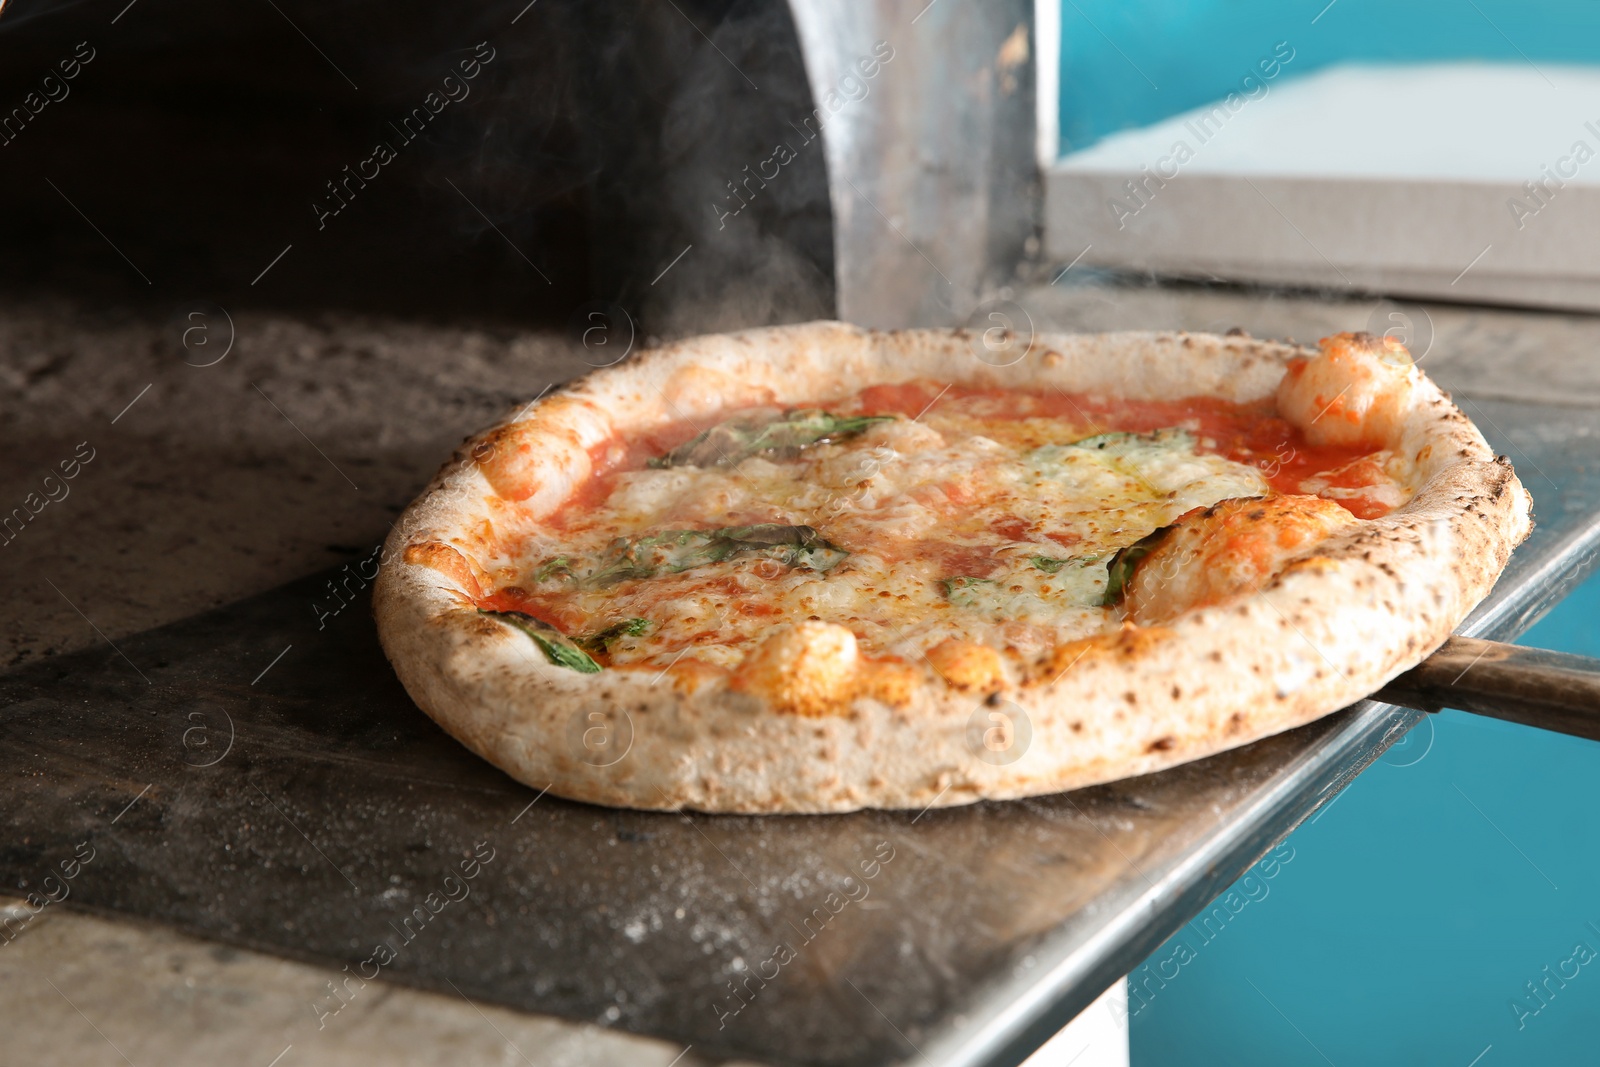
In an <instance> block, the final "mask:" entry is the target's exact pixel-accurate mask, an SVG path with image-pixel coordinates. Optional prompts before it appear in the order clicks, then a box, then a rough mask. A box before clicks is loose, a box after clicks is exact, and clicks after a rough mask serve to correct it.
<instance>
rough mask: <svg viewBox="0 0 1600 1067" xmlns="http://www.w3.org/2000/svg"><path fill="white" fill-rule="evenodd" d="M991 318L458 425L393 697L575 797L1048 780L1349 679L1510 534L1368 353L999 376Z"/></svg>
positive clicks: (1409, 646) (1044, 355)
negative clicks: (972, 329) (988, 347)
mask: <svg viewBox="0 0 1600 1067" xmlns="http://www.w3.org/2000/svg"><path fill="white" fill-rule="evenodd" d="M975 340H976V338H975V337H974V336H973V335H970V334H968V333H967V332H965V331H961V330H910V331H902V332H882V331H872V330H863V329H858V328H855V327H852V326H848V325H843V324H840V323H834V322H819V323H810V324H806V325H799V326H788V327H778V328H772V329H761V330H751V331H747V332H743V333H735V334H727V335H717V336H708V337H700V338H695V339H691V340H686V341H683V342H680V343H676V344H672V345H668V346H666V347H663V348H659V349H656V350H654V351H651V352H647V353H643V354H641V355H639V356H637V357H636V358H634V359H633V360H631V361H629V362H626V363H623V364H620V365H618V366H616V367H611V368H607V369H604V370H600V371H597V372H595V373H593V374H590V375H588V376H587V377H585V378H582V379H580V380H578V381H575V382H572V383H570V384H568V385H567V386H565V387H564V388H561V389H559V390H556V391H555V392H552V393H550V394H549V395H547V396H544V397H542V398H541V399H539V400H538V401H537V402H536V403H533V404H531V405H529V406H527V407H525V408H523V409H521V410H519V411H518V412H517V413H516V414H515V415H514V416H512V417H510V418H508V419H507V420H506V421H503V422H502V423H500V424H499V425H497V426H494V427H491V428H490V429H488V430H486V431H484V432H483V433H481V434H479V435H477V436H475V437H472V438H470V439H468V440H467V441H466V442H465V443H464V444H463V446H462V447H461V448H460V449H459V450H458V451H457V453H456V454H455V456H454V457H453V458H452V459H451V460H450V462H449V463H447V464H446V465H445V467H444V469H443V470H442V471H441V472H440V474H439V475H438V477H437V478H436V479H435V480H434V482H433V483H432V485H431V486H430V487H429V488H428V489H427V491H426V492H425V493H424V494H423V495H422V496H421V497H420V498H419V499H418V500H417V501H416V502H415V503H414V504H412V505H411V507H410V508H409V509H408V510H407V511H406V512H405V514H404V516H403V517H402V518H401V520H400V521H399V522H398V523H397V524H396V526H395V529H394V531H393V534H392V536H391V537H390V539H389V541H388V544H387V551H386V556H385V562H384V565H383V567H382V571H381V574H380V577H379V578H378V581H377V584H376V591H375V611H376V616H377V622H378V628H379V633H380V636H381V639H382V642H383V646H384V649H385V650H386V652H387V654H388V656H389V659H390V661H391V662H392V663H393V665H394V668H395V670H396V672H397V673H398V674H399V677H400V679H401V681H402V682H403V683H404V684H405V686H406V689H407V690H408V691H409V692H410V694H411V695H412V697H413V698H414V699H415V700H416V702H417V703H418V705H420V706H421V708H422V709H423V710H424V711H426V712H427V713H428V714H429V715H430V716H432V717H433V718H434V719H435V720H437V721H438V723H439V724H440V725H441V726H443V727H444V729H445V730H447V731H448V732H449V733H450V734H452V735H453V736H455V737H456V738H458V739H459V740H460V741H461V742H463V743H464V744H465V745H467V746H468V747H469V748H471V749H472V750H473V751H474V752H476V753H478V754H479V755H481V756H482V757H483V758H485V759H487V760H489V761H490V762H492V763H494V764H495V765H496V766H498V767H500V768H502V769H504V770H505V771H506V772H507V773H509V774H511V775H512V776H513V777H515V778H517V779H520V780H521V781H523V782H525V783H527V784H529V785H531V786H533V787H535V788H539V789H544V788H548V789H549V790H550V791H552V792H554V793H557V794H559V795H562V796H566V797H570V798H573V799H577V800H584V801H591V802H594V803H599V804H609V805H617V806H623V807H632V808H654V809H676V808H693V809H697V810H701V811H726V812H828V811H849V810H852V809H856V808H862V807H881V808H911V809H925V808H927V807H929V806H935V805H951V804H963V803H968V802H971V801H974V800H978V799H982V798H1007V797H1020V796H1027V795H1033V794H1040V793H1051V792H1057V791H1061V790H1067V789H1073V788H1077V787H1079V786H1085V785H1090V784H1094V783H1098V782H1105V781H1109V780H1112V779H1118V778H1124V777H1130V776H1133V775H1139V774H1144V773H1147V772H1151V771H1155V770H1159V769H1161V768H1164V767H1169V766H1172V765H1174V764H1177V763H1181V762H1184V761H1187V760H1193V759H1196V758H1199V757H1202V756H1206V755H1209V754H1212V753H1215V752H1218V751H1220V750H1223V749H1227V748H1231V747H1234V746H1238V745H1243V744H1246V743H1248V742H1250V741H1254V740H1256V739H1258V738H1261V737H1265V736H1267V735H1269V734H1274V733H1278V732H1280V731H1282V730H1287V729H1290V728H1291V727H1295V726H1298V725H1300V724H1302V723H1305V722H1308V721H1310V720H1312V719H1314V718H1316V717H1318V716H1321V715H1325V714H1328V713H1329V712H1332V711H1334V710H1336V709H1338V708H1341V707H1344V706H1346V705H1348V704H1350V703H1351V702H1353V701H1355V700H1357V699H1358V698H1360V697H1363V696H1365V695H1367V694H1368V693H1371V692H1373V691H1374V690H1376V689H1377V688H1379V687H1380V686H1381V685H1382V684H1383V683H1384V682H1386V681H1387V680H1388V679H1390V678H1392V677H1394V676H1395V675H1396V674H1399V673H1400V672H1402V671H1404V670H1406V669H1408V668H1410V667H1412V666H1413V665H1415V664H1416V663H1417V662H1419V661H1420V660H1421V659H1422V658H1423V657H1424V656H1426V655H1427V654H1428V653H1429V652H1431V651H1432V650H1433V649H1434V648H1436V647H1437V646H1438V645H1439V644H1440V643H1441V642H1443V641H1444V639H1445V638H1446V637H1447V636H1448V635H1449V634H1450V632H1451V630H1452V629H1454V628H1455V626H1456V625H1457V624H1458V623H1459V622H1460V621H1461V620H1462V618H1463V617H1464V616H1465V615H1466V614H1467V613H1468V612H1469V611H1470V610H1471V609H1472V607H1473V606H1474V605H1476V604H1477V603H1478V602H1479V601H1480V600H1481V599H1482V598H1483V597H1484V595H1485V594H1486V593H1487V592H1488V590H1489V589H1490V587H1491V586H1492V585H1493V583H1494V581H1495V580H1496V578H1497V577H1498V576H1499V574H1500V572H1501V571H1502V569H1503V568H1504V566H1505V564H1506V560H1507V558H1508V556H1509V555H1510V553H1511V551H1512V549H1513V548H1514V547H1515V546H1516V545H1517V544H1518V543H1519V542H1520V541H1521V540H1522V539H1523V538H1524V537H1525V536H1526V535H1527V532H1528V530H1529V527H1530V520H1529V511H1530V501H1529V497H1528V494H1527V492H1526V491H1525V490H1524V489H1523V487H1522V485H1521V484H1520V483H1519V482H1518V480H1517V477H1516V475H1515V474H1514V473H1513V472H1512V469H1511V466H1510V464H1509V463H1508V462H1507V461H1506V460H1505V459H1504V458H1503V457H1502V458H1496V457H1495V455H1494V454H1493V452H1492V451H1491V450H1490V449H1489V447H1488V445H1487V444H1486V443H1485V441H1484V439H1483V437H1482V435H1481V434H1480V433H1479V432H1478V431H1477V429H1476V428H1475V427H1474V426H1473V425H1472V423H1471V422H1470V421H1468V419H1467V418H1466V417H1465V416H1464V415H1462V413H1461V412H1460V411H1459V410H1457V409H1456V407H1455V406H1454V405H1453V404H1452V403H1451V402H1450V399H1449V398H1448V397H1447V396H1446V395H1444V394H1443V393H1442V392H1441V391H1440V390H1439V389H1438V388H1437V387H1436V386H1435V385H1434V384H1433V383H1432V382H1431V381H1429V380H1428V378H1427V377H1426V376H1425V375H1424V374H1423V373H1422V372H1421V371H1420V370H1419V369H1418V368H1417V367H1416V366H1414V365H1413V363H1412V360H1411V359H1410V357H1409V355H1408V354H1407V352H1406V350H1405V348H1404V347H1402V346H1401V345H1399V344H1398V343H1396V342H1394V341H1393V340H1391V339H1386V338H1378V337H1373V336H1371V335H1367V334H1339V335H1338V336H1335V337H1330V338H1327V339H1325V340H1324V341H1323V342H1322V343H1321V346H1320V350H1317V349H1308V348H1304V347H1300V346H1296V345H1292V344H1282V343H1277V342H1270V341H1259V340H1254V339H1251V338H1249V337H1247V336H1227V337H1220V336H1213V335H1207V334H1185V333H1116V334H1103V335H1097V336H1092V335H1058V336H1049V335H1045V336H1040V337H1038V338H1036V339H1034V341H1033V343H1032V344H1031V346H1028V347H1027V351H1026V354H1025V355H1022V356H1021V358H1018V359H1016V360H1015V361H1014V362H1010V363H1009V365H1006V366H995V365H993V363H994V362H996V361H994V360H992V359H985V358H980V357H982V356H983V355H984V353H985V350H984V349H983V347H982V346H981V345H976V344H975V343H974V342H975ZM1022 347H1023V346H1022V345H1021V344H1018V345H1017V348H1019V349H1020V348H1022Z"/></svg>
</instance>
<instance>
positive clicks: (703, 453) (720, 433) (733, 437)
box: [649, 408, 895, 469]
mask: <svg viewBox="0 0 1600 1067" xmlns="http://www.w3.org/2000/svg"><path fill="white" fill-rule="evenodd" d="M894 418H895V416H893V415H853V416H844V417H841V416H838V415H833V414H831V413H829V412H826V411H822V410H820V409H817V408H809V409H806V410H801V411H787V412H784V413H783V414H782V415H780V416H779V417H778V418H776V419H767V420H760V419H728V420H727V421H725V422H719V423H717V425H715V426H713V427H711V428H710V429H709V430H705V431H703V432H702V433H699V434H697V435H696V436H694V437H693V438H691V439H689V440H688V441H686V442H684V443H683V444H681V445H679V446H678V447H677V448H674V449H672V450H671V451H670V452H668V453H667V454H666V455H663V456H659V457H657V458H655V459H652V460H650V463H649V465H650V466H652V467H655V468H658V469H661V468H667V467H730V466H733V465H734V464H736V463H738V462H740V461H741V460H745V459H749V458H750V457H751V456H755V455H761V454H763V453H766V454H775V455H778V456H782V457H789V458H792V457H793V456H795V455H797V454H798V453H799V452H800V450H801V449H803V448H807V447H809V446H811V445H816V444H823V443H825V442H828V441H837V440H840V439H841V438H845V437H853V436H854V435H856V434H858V433H861V432H862V431H863V430H865V429H867V428H868V427H869V426H872V425H873V424H874V423H879V422H891V421H893V420H894Z"/></svg>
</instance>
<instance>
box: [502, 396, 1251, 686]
mask: <svg viewBox="0 0 1600 1067" xmlns="http://www.w3.org/2000/svg"><path fill="white" fill-rule="evenodd" d="M1092 429H1093V427H1083V426H1082V425H1079V424H1075V423H1074V421H1072V420H1069V419H1064V418H1049V419H1047V418H1028V419H1011V420H999V419H988V420H983V419H975V418H973V417H972V416H971V415H970V414H967V413H962V412H956V413H953V414H952V415H951V416H950V417H947V418H943V419H941V418H940V417H939V416H938V415H936V414H935V415H930V417H928V418H926V419H924V420H921V421H912V420H909V419H905V418H899V419H896V420H895V421H893V422H889V423H883V424H879V425H876V426H874V427H872V428H871V429H869V430H867V431H866V432H865V433H862V434H860V435H858V436H856V437H853V438H847V439H845V440H842V441H838V442H835V443H829V444H821V445H817V446H814V447H811V448H808V449H806V450H804V451H802V452H801V454H800V455H799V456H798V457H797V458H794V459H790V460H784V461H774V460H772V459H769V458H763V457H760V456H757V457H752V458H749V459H745V460H743V461H742V462H740V463H738V464H737V465H736V466H731V467H712V468H698V467H682V468H675V469H666V470H656V469H648V468H647V469H643V470H632V471H626V472H623V473H620V474H618V475H617V476H616V478H615V482H614V487H613V489H612V491H611V493H610V496H609V497H608V498H607V499H606V500H605V502H604V503H603V504H602V505H600V506H599V507H598V508H596V509H594V510H591V511H588V512H586V513H583V514H576V515H567V516H564V525H563V528H562V529H561V530H560V531H554V530H547V531H544V532H542V533H541V534H539V535H536V536H534V537H533V538H531V539H530V540H529V541H528V542H527V543H526V544H525V545H523V546H522V551H521V552H520V553H519V561H518V562H517V563H514V564H513V565H511V566H510V567H509V568H508V569H507V570H506V572H505V573H503V574H502V575H501V581H500V582H499V585H500V587H501V588H502V589H505V588H507V587H515V588H514V592H515V593H516V594H517V595H519V596H522V597H524V598H525V599H526V602H527V603H528V605H529V607H528V610H529V611H530V612H532V613H534V614H537V615H540V616H541V617H544V618H546V619H548V621H550V622H552V623H554V624H555V625H557V626H558V627H559V628H561V629H563V630H565V631H566V632H568V633H569V634H577V633H584V632H594V631H596V630H599V629H602V628H603V627H605V626H607V625H610V624H612V623H615V622H617V621H620V620H622V619H627V618H645V619H648V620H649V621H650V624H651V625H650V627H649V629H648V630H647V631H646V632H645V633H642V634H640V635H637V636H632V637H622V638H619V639H617V640H615V641H613V642H612V643H611V644H610V645H609V647H608V648H607V650H606V658H607V659H608V660H609V662H610V663H611V664H612V665H613V666H625V665H634V666H655V667H665V666H667V665H668V664H669V663H671V662H672V661H673V660H674V658H675V657H677V656H681V655H683V654H684V653H685V652H686V650H689V649H691V648H692V649H693V653H694V656H695V658H697V659H699V660H700V661H702V662H706V663H711V664H714V665H717V666H721V667H725V668H733V667H736V666H738V665H739V664H740V662H741V661H743V660H744V658H745V656H746V655H747V653H748V652H749V651H750V650H751V649H752V648H754V647H755V646H756V645H758V644H759V643H760V642H761V641H762V640H763V639H764V638H766V637H767V636H769V635H770V634H772V633H773V632H774V630H775V628H777V627H779V626H780V625H781V624H783V623H796V624H797V623H801V622H805V621H807V620H822V621H826V622H834V623H838V624H840V625H842V626H844V627H847V628H848V629H849V630H850V631H851V632H853V633H854V634H855V636H856V638H857V640H858V642H859V648H860V652H861V654H862V655H867V656H878V657H882V656H897V657H901V658H903V659H906V660H910V661H918V660H920V659H921V657H922V656H923V655H924V654H925V653H926V651H927V650H928V649H930V648H933V647H934V646H937V645H940V644H941V643H943V642H948V641H953V640H954V641H970V642H976V643H978V644H982V645H987V646H990V647H993V648H998V649H1004V650H1009V651H1011V652H1012V653H1014V654H1019V655H1032V654H1036V653H1039V652H1042V651H1045V650H1047V649H1049V648H1052V647H1054V646H1056V645H1058V644H1060V643H1061V642H1063V641H1068V640H1073V639H1076V638H1081V637H1085V636H1089V635H1091V634H1095V633H1099V632H1101V631H1102V630H1104V629H1106V628H1107V626H1108V625H1110V624H1112V622H1113V620H1112V612H1111V611H1110V610H1109V609H1106V608H1103V607H1102V606H1101V603H1100V602H1101V598H1102V595H1103V593H1104V590H1105V583H1106V563H1107V562H1108V561H1109V559H1110V557H1111V555H1112V554H1114V553H1115V552H1116V550H1117V549H1119V548H1121V547H1123V546H1125V545H1128V544H1130V543H1132V542H1133V541H1136V540H1138V539H1139V538H1141V537H1143V536H1145V535H1146V534H1148V533H1150V532H1151V531H1153V530H1155V529H1156V528H1158V527H1161V526H1164V525H1167V524H1168V523H1170V522H1172V521H1173V520H1174V519H1176V518H1177V517H1178V516H1179V515H1181V514H1183V513H1184V512H1186V511H1189V510H1190V509H1192V508H1195V507H1199V506H1203V505H1209V504H1212V503H1215V502H1217V501H1219V500H1223V499H1227V498H1230V497H1248V496H1264V495H1268V494H1270V493H1271V492H1272V490H1271V487H1270V486H1269V485H1268V483H1267V481H1266V479H1265V478H1264V477H1263V475H1262V473H1261V472H1260V471H1259V470H1258V469H1257V468H1256V467H1254V466H1250V465H1248V464H1244V463H1239V462H1235V461H1233V460H1230V459H1227V458H1225V457H1223V456H1220V455H1215V454H1212V453H1209V452H1206V451H1204V450H1203V449H1202V448H1201V447H1200V445H1199V442H1198V441H1197V439H1196V437H1195V436H1194V434H1192V433H1190V432H1188V431H1186V430H1183V429H1170V430H1162V431H1157V432H1155V433H1149V434H1137V435H1136V434H1101V435H1095V436H1088V437H1087V438H1086V433H1087V432H1088V431H1090V430H1092ZM986 430H988V431H992V432H982V431H986ZM752 523H783V524H790V525H806V526H811V527H814V528H815V529H816V530H817V532H818V533H819V534H820V535H821V536H822V537H825V538H826V539H827V540H828V541H830V542H832V543H833V544H835V545H837V546H839V547H841V548H843V549H845V550H847V551H848V552H849V556H848V557H847V558H846V559H845V560H844V561H843V562H842V563H839V564H838V565H837V566H834V567H832V568H831V569H828V570H817V569H810V568H808V567H803V566H785V565H784V564H782V563H780V562H778V561H776V560H774V559H770V558H763V557H760V556H753V555H734V556H732V557H731V558H728V559H724V560H722V561H721V562H715V563H708V564H704V565H701V566H696V567H693V568H691V569H688V570H684V571H682V572H681V573H675V574H673V573H658V574H656V575H655V576H653V577H649V578H642V579H629V580H626V581H621V582H617V583H615V584H613V585H609V586H604V587H599V588H584V587H582V586H581V585H579V584H578V583H575V582H574V581H572V579H570V578H568V577H564V576H562V575H560V574H554V575H553V574H552V572H551V567H550V566H549V564H550V562H551V561H552V560H554V559H565V560H569V561H574V562H573V566H574V568H575V569H576V570H577V571H579V572H581V571H582V568H583V564H582V563H580V562H577V561H589V562H590V564H591V565H592V563H593V561H596V560H598V559H599V558H600V557H601V556H602V555H603V554H604V553H605V552H606V551H607V547H608V546H609V545H611V544H612V543H613V542H614V540H615V539H616V538H619V537H620V538H636V537H641V536H649V535H652V534H657V533H660V532H662V531H667V530H685V529H700V530H703V529H714V528H721V527H729V526H739V525H748V524H752Z"/></svg>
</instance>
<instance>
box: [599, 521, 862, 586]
mask: <svg viewBox="0 0 1600 1067" xmlns="http://www.w3.org/2000/svg"><path fill="white" fill-rule="evenodd" d="M737 555H759V556H763V557H765V558H767V559H772V560H776V561H777V562H779V563H782V564H783V565H785V566H788V567H807V568H809V569H811V570H815V571H827V570H831V569H832V568H833V567H835V566H837V565H838V564H839V563H841V562H843V561H844V559H845V557H847V556H848V555H849V552H847V551H845V550H844V549H842V548H840V547H839V546H838V545H836V544H834V543H833V542H831V541H829V540H828V539H827V538H825V537H823V536H822V535H820V534H818V533H817V531H816V530H815V529H814V528H812V527H810V526H788V525H785V524H782V523H759V524H757V525H754V526H726V527H722V528H720V529H713V530H668V531H666V532H664V533H659V534H652V535H650V536H648V537H636V538H627V537H619V538H617V539H616V540H615V541H612V542H611V545H610V546H609V547H608V548H607V549H606V553H605V555H604V556H603V557H601V559H600V561H599V563H598V565H596V567H595V568H594V569H593V570H592V571H590V572H589V573H588V574H587V575H585V576H583V577H581V578H579V579H578V582H579V584H580V585H582V586H585V587H590V588H603V587H605V586H609V585H614V584H616V583H617V582H622V581H627V580H629V579H643V578H653V577H655V576H656V575H657V574H662V573H666V574H680V573H682V572H683V571H686V570H691V569H693V568H695V567H703V566H705V565H707V564H710V563H721V562H722V561H723V560H726V559H730V558H732V557H734V556H737Z"/></svg>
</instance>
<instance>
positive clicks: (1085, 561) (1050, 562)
mask: <svg viewBox="0 0 1600 1067" xmlns="http://www.w3.org/2000/svg"><path fill="white" fill-rule="evenodd" d="M1099 558H1100V557H1099V556H1070V557H1068V558H1067V559H1059V558H1057V557H1055V556H1029V557H1028V562H1029V563H1031V564H1033V565H1034V566H1035V567H1037V568H1039V569H1040V570H1042V571H1044V572H1045V573H1046V574H1059V573H1060V571H1061V568H1062V567H1065V566H1066V565H1067V564H1069V563H1070V564H1072V565H1073V566H1074V567H1087V566H1088V565H1089V564H1091V563H1093V562H1094V561H1095V560H1097V559H1099Z"/></svg>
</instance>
